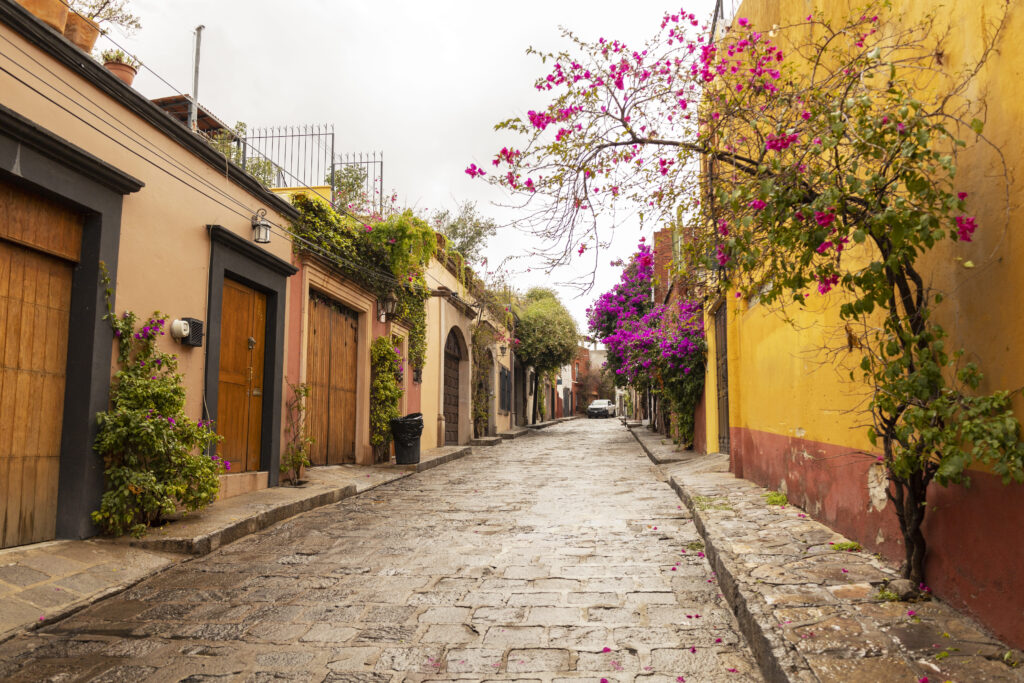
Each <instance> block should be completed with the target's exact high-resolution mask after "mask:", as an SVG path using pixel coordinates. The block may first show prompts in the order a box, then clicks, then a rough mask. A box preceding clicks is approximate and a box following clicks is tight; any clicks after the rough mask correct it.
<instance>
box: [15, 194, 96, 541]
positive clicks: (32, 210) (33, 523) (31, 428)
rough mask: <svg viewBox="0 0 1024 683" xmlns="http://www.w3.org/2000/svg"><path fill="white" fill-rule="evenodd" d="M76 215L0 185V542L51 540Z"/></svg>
mask: <svg viewBox="0 0 1024 683" xmlns="http://www.w3.org/2000/svg"><path fill="white" fill-rule="evenodd" d="M81 235H82V218H81V216H79V215H77V214H75V213H73V212H71V211H68V210H66V209H64V208H63V207H60V206H57V205H54V204H51V203H50V202H48V201H46V200H44V199H42V198H39V197H36V196H34V195H30V194H27V193H25V192H23V191H22V190H20V189H18V188H15V187H14V186H11V185H7V184H5V183H0V547H2V548H7V547H10V546H16V545H23V544H26V543H38V542H40V541H47V540H51V539H53V538H54V536H55V534H56V524H57V481H58V475H59V466H60V444H61V424H62V421H63V416H64V373H65V368H66V365H67V342H68V316H69V311H70V309H71V277H72V271H73V269H74V262H75V261H77V260H78V257H79V251H80V245H81Z"/></svg>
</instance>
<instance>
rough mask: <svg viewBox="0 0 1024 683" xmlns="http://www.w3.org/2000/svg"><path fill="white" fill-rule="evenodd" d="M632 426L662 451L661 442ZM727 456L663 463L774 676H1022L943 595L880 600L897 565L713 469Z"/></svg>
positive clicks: (782, 680)
mask: <svg viewBox="0 0 1024 683" xmlns="http://www.w3.org/2000/svg"><path fill="white" fill-rule="evenodd" d="M633 436H634V438H636V440H637V442H638V443H639V444H640V446H641V448H643V450H644V451H645V452H646V453H647V454H648V457H649V458H651V460H652V461H654V460H655V458H654V457H653V456H652V455H651V452H650V451H651V450H656V449H651V448H649V447H648V445H647V444H645V443H644V441H643V439H641V437H640V435H639V434H637V433H636V432H633ZM721 457H722V456H696V457H694V458H691V459H690V460H689V461H676V462H671V463H668V465H669V467H662V466H659V467H658V469H659V470H660V471H661V472H662V476H663V477H664V478H665V480H666V481H667V483H668V484H669V485H670V486H671V487H672V489H673V490H674V491H675V492H676V493H677V495H678V496H679V498H680V500H682V502H683V503H684V504H685V505H686V507H687V509H688V510H689V512H690V514H691V516H692V518H693V522H694V525H695V527H696V529H697V532H698V533H699V534H700V536H701V538H702V539H703V541H704V552H705V555H706V557H707V559H708V562H709V563H710V564H711V568H712V569H713V570H714V572H715V573H716V574H715V575H716V578H717V579H718V584H719V587H720V590H721V592H722V595H723V597H724V598H725V599H726V602H728V604H729V606H730V608H731V610H732V612H733V614H734V615H735V617H736V620H737V623H738V625H739V628H740V631H741V632H742V633H743V636H744V638H746V641H747V644H748V646H749V647H750V650H751V652H752V653H753V655H754V658H755V660H756V661H757V664H758V667H759V668H760V671H761V674H762V675H763V676H764V678H765V680H766V681H770V682H771V683H788V682H790V681H794V682H798V683H818V682H819V681H839V680H842V681H851V682H853V681H857V682H871V683H873V682H874V681H877V680H894V681H895V680H899V681H917V680H920V679H921V678H923V677H925V676H927V677H930V678H931V680H933V681H1024V670H1022V669H1020V668H1011V667H1009V666H1006V664H1005V663H1004V662H1001V661H999V660H1000V658H1001V656H1002V655H1003V654H1009V655H1011V656H1012V658H1013V659H1016V660H1017V661H1020V660H1021V659H1022V658H1021V656H1020V655H1019V654H1018V653H1016V652H1015V651H1013V650H1012V649H1010V648H1009V647H1008V646H1006V645H1005V644H1004V643H1001V642H999V641H998V639H996V638H994V637H992V636H990V635H989V634H987V633H985V632H984V630H983V629H982V628H980V627H979V626H977V625H976V624H973V623H972V622H971V621H970V619H969V618H968V617H966V616H965V615H963V614H960V613H958V612H957V611H956V610H954V609H953V608H952V607H950V606H949V605H947V604H945V603H943V602H942V601H941V600H938V599H933V600H930V601H927V602H919V603H907V602H882V601H879V600H878V599H877V598H876V597H875V594H876V593H877V591H878V589H879V588H880V587H881V586H883V585H884V584H885V582H886V581H887V580H890V579H893V578H896V576H897V575H896V573H895V572H894V571H893V570H892V568H891V567H889V566H888V565H887V564H886V563H885V562H883V561H881V560H880V559H879V558H876V557H874V556H871V555H869V554H867V553H859V552H857V553H849V554H847V553H842V552H839V551H831V550H829V549H828V545H827V544H828V543H829V542H834V543H839V542H842V541H845V540H847V539H845V538H844V537H843V536H842V535H841V534H839V533H837V532H835V531H834V530H832V529H830V528H829V527H827V526H825V525H824V524H821V523H820V522H817V521H815V520H813V519H810V518H809V517H808V515H806V514H804V513H802V512H800V510H799V508H798V507H796V506H793V505H788V506H777V507H769V506H767V504H766V503H764V502H763V495H764V494H765V493H767V489H764V488H762V487H760V486H758V485H757V484H755V483H753V482H750V481H747V480H744V479H737V478H735V477H734V476H733V475H731V474H729V473H728V472H724V471H721V470H718V471H716V470H713V469H706V468H707V466H708V465H711V466H712V467H713V466H714V464H715V463H713V462H711V461H709V460H708V458H712V459H715V458H721ZM722 464H724V461H723V463H722ZM716 502H717V504H716ZM787 508H788V511H787ZM762 510H763V512H762ZM772 533H774V534H775V535H774V536H772ZM766 534H767V535H766ZM801 548H803V550H801ZM839 558H842V559H839ZM837 559H838V562H836V560H837ZM829 566H831V568H832V569H834V570H835V572H836V576H838V577H843V578H841V579H840V578H834V577H832V576H831V575H830V574H829V571H828V570H829ZM839 567H843V569H842V572H843V573H842V574H838V568H839ZM847 568H849V570H850V571H849V573H847ZM847 577H851V578H847ZM853 577H855V578H853ZM908 608H911V610H912V611H911V610H908ZM915 612H916V613H917V616H913V615H914V613H915ZM912 616H913V619H911V618H910V617H912ZM811 629H813V631H812V630H811ZM933 648H941V649H933ZM943 650H945V651H946V654H945V655H944V657H945V658H944V659H943V658H940V657H936V655H937V654H941V652H942V651H943ZM950 655H952V656H950Z"/></svg>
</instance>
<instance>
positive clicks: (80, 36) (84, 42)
mask: <svg viewBox="0 0 1024 683" xmlns="http://www.w3.org/2000/svg"><path fill="white" fill-rule="evenodd" d="M64 37H65V38H67V39H68V40H70V41H71V42H72V43H74V44H75V47H77V48H78V49H79V50H82V51H83V52H92V48H93V46H94V45H95V44H96V39H97V38H99V37H100V25H99V24H97V23H96V22H95V21H93V20H92V19H90V18H88V17H85V16H82V15H81V14H78V13H77V12H71V13H69V14H68V23H67V25H66V26H65V27H64Z"/></svg>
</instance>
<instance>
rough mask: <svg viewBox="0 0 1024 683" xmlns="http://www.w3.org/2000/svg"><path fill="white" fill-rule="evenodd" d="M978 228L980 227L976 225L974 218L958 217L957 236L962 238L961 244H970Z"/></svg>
mask: <svg viewBox="0 0 1024 683" xmlns="http://www.w3.org/2000/svg"><path fill="white" fill-rule="evenodd" d="M977 227H978V226H976V225H975V224H974V218H973V217H972V216H957V217H956V234H957V236H958V237H959V238H960V241H961V242H970V241H971V236H972V235H973V234H974V231H975V229H977Z"/></svg>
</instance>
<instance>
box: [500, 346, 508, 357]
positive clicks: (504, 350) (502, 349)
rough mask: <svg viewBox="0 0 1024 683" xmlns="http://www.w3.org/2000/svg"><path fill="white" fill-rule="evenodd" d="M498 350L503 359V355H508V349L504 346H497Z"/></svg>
mask: <svg viewBox="0 0 1024 683" xmlns="http://www.w3.org/2000/svg"><path fill="white" fill-rule="evenodd" d="M498 350H499V351H501V357H502V358H504V357H505V354H506V353H508V347H507V346H505V345H504V344H502V345H501V346H499V347H498Z"/></svg>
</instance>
